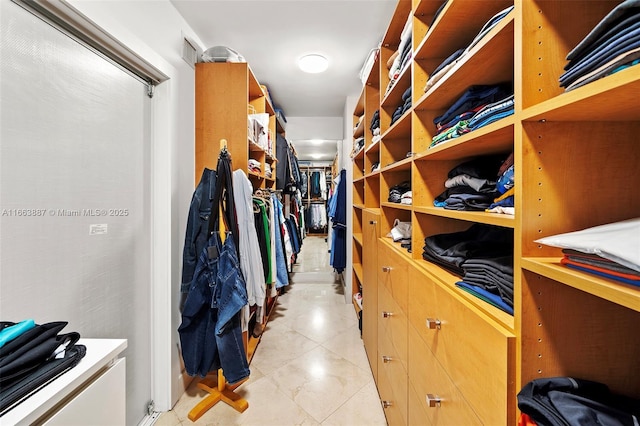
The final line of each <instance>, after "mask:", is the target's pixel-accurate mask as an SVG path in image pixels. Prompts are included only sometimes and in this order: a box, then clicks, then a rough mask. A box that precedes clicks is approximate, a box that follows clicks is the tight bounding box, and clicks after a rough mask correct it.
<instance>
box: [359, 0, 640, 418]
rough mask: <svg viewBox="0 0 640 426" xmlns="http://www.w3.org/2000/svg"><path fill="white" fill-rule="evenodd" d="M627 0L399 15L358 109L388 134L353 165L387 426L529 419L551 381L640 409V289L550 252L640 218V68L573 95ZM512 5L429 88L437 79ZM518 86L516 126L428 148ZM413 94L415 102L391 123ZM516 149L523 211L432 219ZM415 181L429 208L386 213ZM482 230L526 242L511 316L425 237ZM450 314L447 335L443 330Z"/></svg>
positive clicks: (429, 3)
mask: <svg viewBox="0 0 640 426" xmlns="http://www.w3.org/2000/svg"><path fill="white" fill-rule="evenodd" d="M618 3H619V1H616V0H611V1H609V0H604V1H581V2H557V1H551V0H531V1H521V0H516V1H515V2H513V1H509V0H479V1H474V2H468V1H463V0H448V1H446V2H444V1H441V0H413V1H411V2H410V1H404V0H401V1H399V2H398V3H397V7H396V9H395V11H394V13H393V16H392V17H391V20H390V24H389V26H388V28H387V30H386V32H385V34H384V37H383V42H382V45H381V49H380V54H379V57H378V58H377V59H376V62H375V65H374V67H373V69H372V71H371V73H370V75H369V77H368V80H367V82H366V84H365V85H364V87H363V89H362V93H361V96H360V99H359V101H358V104H357V106H356V108H355V110H354V124H355V123H356V122H357V120H358V119H359V117H361V116H362V115H363V114H364V117H365V118H364V121H365V124H367V123H369V122H370V120H371V118H372V117H373V115H374V113H375V111H377V110H379V111H380V112H379V114H380V124H381V133H382V137H381V140H380V141H379V142H373V139H372V135H371V134H370V132H369V130H368V129H366V128H365V135H364V136H365V147H364V152H358V153H357V155H355V156H354V158H353V168H354V171H353V218H354V220H353V223H354V225H353V226H354V231H353V232H354V238H353V259H354V280H353V281H354V283H357V284H354V288H353V289H352V290H353V292H354V294H355V293H356V292H362V327H363V328H362V338H363V341H364V345H365V349H366V352H367V357H368V359H369V363H370V366H371V369H372V371H373V374H374V378H375V380H376V384H377V387H378V391H379V394H380V397H381V399H382V401H383V406H384V407H385V414H386V417H387V422H388V423H389V424H425V423H430V422H431V423H433V424H440V423H442V422H445V423H451V424H492V425H493V424H495V425H498V424H503V425H511V424H515V423H516V418H517V416H518V414H519V413H518V410H517V406H516V394H517V392H518V391H519V389H520V388H521V387H522V386H523V385H524V384H526V383H527V382H529V381H530V380H532V379H535V378H541V377H550V376H564V375H568V376H574V377H582V378H585V379H590V380H595V381H599V382H602V383H605V384H606V385H608V386H609V387H610V388H611V389H612V391H614V392H617V393H622V394H625V395H628V396H631V397H635V398H640V363H638V362H637V359H638V358H639V357H640V342H638V339H637V338H636V335H637V332H636V326H637V324H638V321H639V320H640V289H638V288H637V287H634V286H631V285H625V284H621V283H617V282H613V281H610V280H607V279H603V278H596V277H593V276H591V275H587V274H584V273H580V272H578V271H573V270H570V269H568V268H566V267H564V266H562V265H560V263H559V259H560V257H561V255H562V254H561V252H560V250H558V249H554V248H551V247H546V246H542V245H540V244H537V243H535V240H536V239H538V238H541V237H544V236H548V235H554V234H559V233H564V232H570V231H575V230H579V229H583V228H587V227H591V226H596V225H601V224H605V223H611V222H616V221H620V220H624V219H629V218H633V217H639V216H640V191H638V190H637V188H638V186H640V178H638V176H636V175H635V174H633V173H630V174H629V173H626V174H624V178H623V177H622V176H621V173H622V171H629V170H635V169H636V168H637V166H638V164H640V150H639V149H638V148H637V143H636V142H637V141H636V140H637V135H638V134H639V133H640V109H638V108H637V102H638V100H637V93H640V66H636V67H631V68H629V69H627V70H623V71H621V72H618V73H616V74H614V75H611V76H608V77H606V78H604V79H601V80H598V81H595V82H592V83H590V84H588V85H586V86H584V87H581V88H578V89H575V90H573V91H570V92H567V93H564V92H563V89H562V88H560V87H559V85H558V77H559V76H560V75H561V73H562V72H563V67H564V65H565V64H566V60H565V57H566V55H567V53H568V52H569V51H570V50H571V49H572V48H573V47H574V46H575V45H576V44H577V43H578V42H579V41H580V40H581V39H582V38H584V36H585V35H586V34H587V33H588V32H589V31H590V30H591V29H592V28H593V27H594V26H595V25H596V24H597V23H598V22H599V21H600V20H601V19H602V18H603V17H604V16H605V15H606V14H607V13H608V12H609V11H611V10H612V9H613V8H614V7H615V6H616V5H617V4H618ZM510 6H514V8H513V10H512V11H510V12H509V13H508V14H507V16H506V17H505V18H503V19H502V20H501V21H500V22H499V23H498V24H497V25H496V26H495V27H493V28H492V29H491V30H490V31H488V32H487V34H486V35H485V36H484V37H483V38H482V39H481V40H479V42H478V43H477V44H476V45H475V46H473V47H472V48H471V49H469V51H468V52H467V54H466V55H465V56H464V58H462V59H461V60H460V61H459V62H457V63H456V64H455V65H453V66H452V68H451V69H450V70H448V71H446V73H445V74H444V75H443V76H442V77H441V78H440V79H439V80H438V81H437V82H436V83H434V84H433V85H429V86H430V87H427V82H428V80H429V78H430V73H431V72H432V70H434V69H435V68H436V67H437V66H438V65H439V64H440V63H441V62H442V61H443V60H444V59H445V58H447V57H448V56H449V55H450V54H452V53H453V52H454V51H456V50H458V49H464V48H465V47H466V46H468V45H469V43H470V42H471V41H472V40H473V39H474V37H475V36H476V34H477V33H478V31H479V30H480V29H481V28H482V26H483V25H484V24H485V23H486V22H487V21H488V20H489V19H490V18H491V17H493V16H494V15H495V14H496V13H498V12H500V11H503V10H505V9H506V8H507V7H510ZM410 13H411V14H412V19H413V21H412V24H413V37H412V47H413V52H412V54H413V57H412V59H411V61H410V66H409V69H407V70H405V71H403V72H402V74H401V75H400V77H399V79H398V81H396V83H395V84H394V86H393V87H392V88H391V89H390V90H389V91H387V87H388V86H389V81H390V78H389V72H388V68H387V62H388V61H389V58H390V57H391V56H392V55H393V54H394V52H395V51H396V50H397V49H398V46H399V41H400V34H401V32H402V29H403V27H404V24H405V22H406V20H407V16H408V15H409V14H410ZM436 13H437V17H436V16H435V15H436ZM502 82H506V83H512V84H513V86H514V98H515V114H514V115H511V116H509V117H506V118H503V119H501V120H499V121H497V122H495V123H492V124H490V125H488V126H486V127H482V128H480V129H478V130H475V131H473V132H471V133H468V134H466V135H463V136H461V137H459V138H457V139H453V140H450V141H447V142H445V143H442V144H439V145H436V146H434V147H430V145H431V140H432V138H433V136H434V135H435V134H436V128H435V125H434V123H433V119H434V118H435V117H437V116H439V115H441V114H442V113H443V112H444V111H446V109H447V108H448V106H449V105H451V104H452V103H453V102H455V101H456V100H457V99H458V98H459V97H460V95H462V93H463V92H464V91H465V90H466V89H467V88H468V87H470V86H472V85H481V84H497V83H502ZM409 87H411V89H412V90H411V91H412V104H413V106H412V108H411V109H410V110H409V111H407V112H405V113H404V115H403V116H402V117H400V118H399V119H398V120H397V121H396V122H394V123H393V124H392V123H391V117H392V115H393V113H394V111H395V108H396V107H397V104H398V103H399V102H400V99H401V95H402V94H403V93H404V92H405V90H407V89H408V88H409ZM511 152H513V153H514V164H515V173H516V179H515V182H516V183H515V211H516V213H515V216H509V215H500V214H496V213H486V212H469V211H452V210H445V209H443V208H439V207H434V205H433V201H434V199H435V197H437V196H438V195H439V194H440V193H441V192H442V191H443V190H444V181H445V179H446V176H447V173H448V171H449V170H451V169H452V168H453V167H455V166H456V165H458V164H461V163H462V162H464V161H467V160H469V159H473V158H478V157H482V156H488V155H495V154H499V155H505V157H506V156H507V155H508V154H510V153H511ZM376 163H379V165H380V168H379V169H377V170H374V169H372V166H373V165H374V164H376ZM403 181H409V182H410V183H411V188H412V190H413V191H412V192H413V204H412V205H399V204H396V203H391V202H388V201H387V196H388V193H389V189H390V188H391V187H392V186H394V185H397V184H399V183H401V182H403ZM396 219H398V220H400V221H403V222H405V221H406V222H411V224H412V246H413V250H412V252H411V253H409V252H407V250H405V249H403V248H402V247H400V245H399V244H396V243H393V242H392V241H391V239H390V238H387V237H386V235H387V234H388V233H389V231H390V230H391V228H392V227H393V226H394V225H393V224H394V221H395V220H396ZM474 223H481V224H487V225H493V226H498V227H501V228H505V229H508V230H511V231H512V232H513V238H514V253H513V254H514V314H513V315H510V314H508V313H506V312H504V311H502V310H500V309H498V308H495V307H493V306H491V305H489V304H488V303H486V302H484V301H482V300H480V299H478V298H476V297H474V296H472V295H470V294H468V293H466V292H463V291H461V290H460V289H458V288H457V287H456V285H455V283H456V282H457V281H459V280H460V277H458V276H456V275H454V274H451V273H450V272H447V271H445V270H444V269H443V268H441V267H440V266H438V265H436V264H433V263H430V262H427V261H425V260H423V259H422V245H423V241H424V239H425V238H426V237H428V236H431V235H435V234H441V233H448V232H456V231H461V230H465V229H467V228H468V227H469V226H470V225H472V224H474ZM357 310H359V309H357ZM436 319H437V320H440V324H442V326H441V327H435V328H430V325H432V324H434V320H436ZM634 324H635V325H634ZM611 347H615V348H616V351H613V352H612V351H608V350H605V348H611ZM469 353H473V354H474V359H473V361H472V364H474V365H476V366H477V368H473V367H472V366H470V365H469V363H470V362H471V360H470V359H469V357H468V354H469ZM389 359H392V360H393V361H390V362H389V361H385V360H389ZM480 366H482V367H480ZM478 384H480V385H478ZM428 395H429V396H434V398H437V397H440V398H441V399H442V400H443V401H446V403H444V404H441V405H438V404H437V402H436V401H435V399H431V400H430V401H429V398H428ZM436 406H437V407H436ZM425 419H426V420H425Z"/></svg>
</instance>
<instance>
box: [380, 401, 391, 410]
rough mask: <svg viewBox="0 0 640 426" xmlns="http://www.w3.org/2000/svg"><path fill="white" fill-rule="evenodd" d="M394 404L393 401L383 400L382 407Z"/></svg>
mask: <svg viewBox="0 0 640 426" xmlns="http://www.w3.org/2000/svg"><path fill="white" fill-rule="evenodd" d="M391 406H393V402H391V401H382V408H389V407H391Z"/></svg>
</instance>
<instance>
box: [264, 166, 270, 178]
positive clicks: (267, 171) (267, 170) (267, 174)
mask: <svg viewBox="0 0 640 426" xmlns="http://www.w3.org/2000/svg"><path fill="white" fill-rule="evenodd" d="M264 175H265V176H266V177H268V178H270V177H271V176H272V171H271V164H269V163H265V165H264Z"/></svg>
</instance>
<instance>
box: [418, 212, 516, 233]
mask: <svg viewBox="0 0 640 426" xmlns="http://www.w3.org/2000/svg"><path fill="white" fill-rule="evenodd" d="M413 211H414V212H416V213H421V214H428V215H432V216H440V217H448V218H451V219H457V220H466V221H468V222H476V223H484V224H487V225H495V226H501V227H503V228H513V227H514V226H515V220H514V217H513V216H510V215H507V214H499V213H488V212H473V211H458V210H446V209H444V208H442V207H414V208H413Z"/></svg>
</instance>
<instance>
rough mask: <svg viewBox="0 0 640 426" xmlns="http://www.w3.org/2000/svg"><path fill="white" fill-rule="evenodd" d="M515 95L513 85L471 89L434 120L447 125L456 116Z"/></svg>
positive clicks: (506, 84) (472, 87)
mask: <svg viewBox="0 0 640 426" xmlns="http://www.w3.org/2000/svg"><path fill="white" fill-rule="evenodd" d="M511 94H513V85H512V83H501V84H495V85H479V86H471V87H469V88H468V89H467V90H466V91H465V92H464V93H463V94H462V96H460V97H459V98H458V99H457V100H456V101H455V102H454V103H453V105H451V106H450V107H449V109H447V111H446V112H445V113H444V114H442V115H440V116H438V117H436V118H434V119H433V122H434V124H436V125H437V124H439V123H447V122H449V121H451V119H452V118H453V117H455V116H456V115H458V114H460V113H463V112H465V111H469V110H471V109H473V108H475V107H477V106H480V105H486V104H490V103H493V102H497V101H499V100H500V99H504V98H506V97H507V96H509V95H511Z"/></svg>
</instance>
